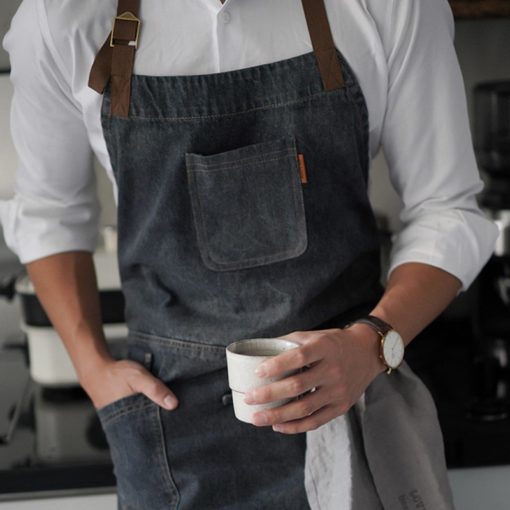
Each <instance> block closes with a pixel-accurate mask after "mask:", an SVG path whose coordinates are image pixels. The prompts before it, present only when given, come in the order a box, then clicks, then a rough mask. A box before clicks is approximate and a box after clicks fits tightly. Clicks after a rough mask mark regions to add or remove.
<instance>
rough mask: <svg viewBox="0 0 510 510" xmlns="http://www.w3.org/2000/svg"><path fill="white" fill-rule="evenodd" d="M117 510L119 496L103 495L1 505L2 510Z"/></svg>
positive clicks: (34, 500) (14, 502)
mask: <svg viewBox="0 0 510 510" xmlns="http://www.w3.org/2000/svg"><path fill="white" fill-rule="evenodd" d="M91 509H93V510H116V509H117V496H116V495H115V494H101V495H97V496H82V497H79V498H51V499H31V500H28V501H13V502H9V503H0V510H91Z"/></svg>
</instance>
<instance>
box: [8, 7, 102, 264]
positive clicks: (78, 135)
mask: <svg viewBox="0 0 510 510" xmlns="http://www.w3.org/2000/svg"><path fill="white" fill-rule="evenodd" d="M45 16H46V13H45V11H44V2H42V1H39V0H23V2H22V3H21V5H20V7H19V9H18V11H17V12H16V14H15V16H14V18H13V20H12V22H11V25H10V28H9V31H8V32H7V34H6V36H5V38H4V40H3V47H4V48H5V50H6V51H7V52H8V53H9V57H10V62H11V75H10V80H11V82H12V85H13V89H14V95H13V99H12V103H11V112H10V121H11V134H12V140H13V143H14V147H15V149H16V152H17V156H18V166H17V168H16V174H15V189H14V196H13V197H12V198H11V199H10V200H3V201H0V220H1V222H2V225H3V233H4V238H5V242H6V244H7V246H8V247H9V248H10V249H11V250H12V251H13V252H14V253H15V254H16V255H17V256H18V258H19V260H20V262H22V263H27V262H31V261H33V260H35V259H38V258H41V257H45V256H48V255H51V254H55V253H59V252H64V251H73V250H86V251H90V252H93V251H94V250H95V248H96V244H97V238H98V216H99V213H100V205H99V202H98V200H97V194H96V183H95V173H94V170H93V163H92V161H93V160H92V150H91V148H90V145H89V141H88V136H87V131H86V127H85V124H84V122H83V117H82V114H81V110H80V107H79V105H78V103H77V101H76V100H75V98H74V97H73V95H72V91H71V86H70V83H71V80H70V77H69V75H68V73H67V70H66V69H65V66H64V65H63V63H62V61H61V59H60V58H59V54H58V52H57V51H56V49H55V48H54V47H53V46H52V42H51V35H50V34H49V31H48V24H47V20H46V18H45Z"/></svg>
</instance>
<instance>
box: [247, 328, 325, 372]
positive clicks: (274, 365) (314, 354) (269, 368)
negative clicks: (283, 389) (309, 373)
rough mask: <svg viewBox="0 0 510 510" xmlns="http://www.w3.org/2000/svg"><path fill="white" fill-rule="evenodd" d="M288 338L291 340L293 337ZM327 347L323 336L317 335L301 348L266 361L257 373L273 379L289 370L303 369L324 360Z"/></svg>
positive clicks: (295, 348) (290, 350)
mask: <svg viewBox="0 0 510 510" xmlns="http://www.w3.org/2000/svg"><path fill="white" fill-rule="evenodd" d="M293 335H294V334H293ZM288 336H289V339H290V337H291V335H288ZM326 347H327V346H326V342H323V341H321V336H320V335H317V336H315V337H314V338H313V339H312V340H310V341H309V342H307V343H304V344H301V345H300V346H299V347H294V348H293V349H289V350H288V351H284V352H282V353H281V354H278V355H277V356H274V357H272V358H270V359H268V360H266V361H264V362H263V363H261V364H260V365H259V366H258V367H257V370H255V373H256V374H257V375H258V376H259V377H273V376H275V375H279V374H281V373H282V372H286V371H287V370H295V369H298V368H303V367H305V366H306V365H311V364H312V363H314V362H315V361H318V360H320V359H322V358H323V357H324V355H325V354H326Z"/></svg>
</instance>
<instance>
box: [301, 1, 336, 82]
mask: <svg viewBox="0 0 510 510" xmlns="http://www.w3.org/2000/svg"><path fill="white" fill-rule="evenodd" d="M302 4H303V10H304V12H305V18H306V23H307V25H308V32H309V33H310V39H311V41H312V47H313V51H314V53H315V58H316V59H317V64H318V66H319V71H320V74H321V78H322V85H323V87H324V90H333V89H338V88H342V87H343V86H344V78H343V75H342V67H341V64H340V59H339V57H338V56H337V54H336V47H335V43H334V41H333V36H332V35H331V27H330V24H329V21H328V15H327V13H326V7H325V5H324V0H302Z"/></svg>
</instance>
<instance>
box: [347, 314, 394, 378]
mask: <svg viewBox="0 0 510 510" xmlns="http://www.w3.org/2000/svg"><path fill="white" fill-rule="evenodd" d="M343 331H344V332H347V333H349V334H351V335H353V336H354V337H355V338H354V340H355V342H356V343H357V344H358V345H361V346H363V349H364V351H365V352H366V358H367V361H368V362H369V365H370V371H371V373H372V374H373V377H374V378H375V377H376V376H377V375H379V374H380V373H382V372H384V371H386V370H387V367H386V365H385V364H384V363H383V361H382V359H381V357H380V354H381V336H380V335H379V333H377V331H375V330H374V329H372V328H371V327H370V326H367V325H366V324H360V323H355V324H351V325H350V326H348V327H347V328H346V329H344V330H343Z"/></svg>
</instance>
